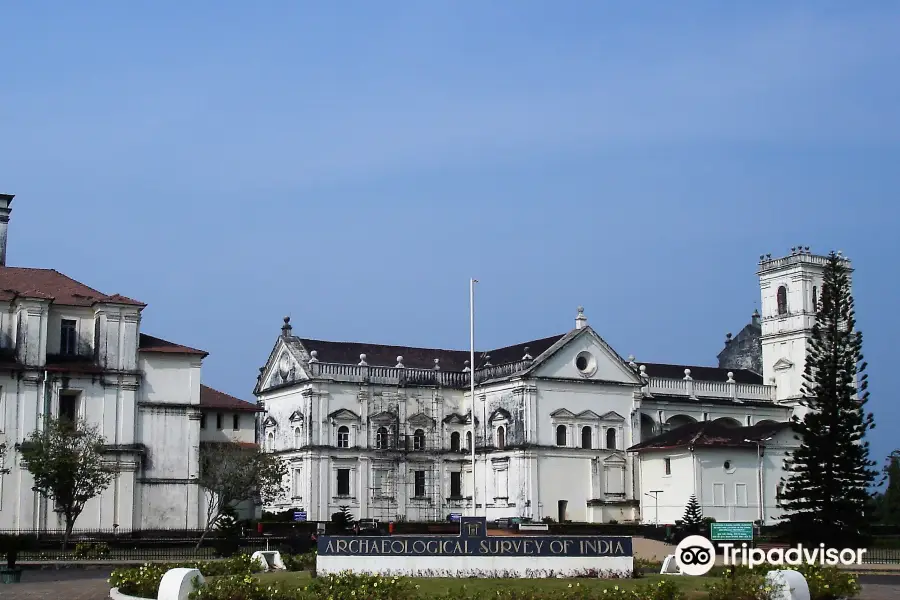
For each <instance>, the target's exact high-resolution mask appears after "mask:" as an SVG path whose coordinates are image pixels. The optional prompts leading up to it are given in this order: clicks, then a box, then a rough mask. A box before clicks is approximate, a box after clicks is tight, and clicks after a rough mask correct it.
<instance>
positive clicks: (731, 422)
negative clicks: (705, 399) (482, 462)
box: [713, 417, 741, 427]
mask: <svg viewBox="0 0 900 600" xmlns="http://www.w3.org/2000/svg"><path fill="white" fill-rule="evenodd" d="M713 423H715V424H716V425H722V426H723V427H740V426H741V422H740V421H738V420H737V419H732V418H731V417H719V418H718V419H716V420H715V421H713Z"/></svg>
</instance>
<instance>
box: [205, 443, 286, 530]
mask: <svg viewBox="0 0 900 600" xmlns="http://www.w3.org/2000/svg"><path fill="white" fill-rule="evenodd" d="M286 475H287V467H286V466H285V464H284V461H282V460H281V459H280V458H279V457H278V456H276V455H274V454H270V453H267V452H263V451H262V450H260V449H259V448H257V447H247V446H242V445H240V444H237V443H234V442H212V443H204V444H201V445H200V477H199V479H198V483H199V484H200V487H202V488H204V489H205V490H206V491H207V492H208V494H207V498H206V523H205V524H204V528H203V534H202V535H201V536H200V539H199V540H198V542H197V547H198V548H199V547H200V546H201V545H202V544H203V540H204V539H205V538H206V535H207V533H209V530H210V529H211V528H212V527H213V526H214V525H215V524H216V523H217V521H219V519H220V518H221V517H222V516H223V515H226V514H227V513H228V510H229V508H233V507H234V506H235V505H236V504H240V503H241V502H248V501H249V502H254V503H258V504H266V503H268V502H271V501H272V500H274V499H276V498H278V497H279V496H280V495H281V494H282V493H283V491H284V478H285V476H286Z"/></svg>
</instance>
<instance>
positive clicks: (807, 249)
mask: <svg viewBox="0 0 900 600" xmlns="http://www.w3.org/2000/svg"><path fill="white" fill-rule="evenodd" d="M803 249H804V250H806V253H807V254H809V246H806V247H804V248H803Z"/></svg>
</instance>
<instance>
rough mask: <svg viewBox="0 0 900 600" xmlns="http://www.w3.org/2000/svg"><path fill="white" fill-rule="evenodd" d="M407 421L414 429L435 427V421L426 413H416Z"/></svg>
mask: <svg viewBox="0 0 900 600" xmlns="http://www.w3.org/2000/svg"><path fill="white" fill-rule="evenodd" d="M406 420H407V422H408V423H409V424H410V425H412V426H414V427H434V419H432V418H431V417H429V416H428V415H426V414H424V413H416V414H414V415H413V416H411V417H409V418H408V419H406Z"/></svg>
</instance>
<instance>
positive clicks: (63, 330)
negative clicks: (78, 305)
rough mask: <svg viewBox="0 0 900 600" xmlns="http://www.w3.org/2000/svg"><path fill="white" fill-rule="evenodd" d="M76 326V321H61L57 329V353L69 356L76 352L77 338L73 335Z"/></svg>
mask: <svg viewBox="0 0 900 600" xmlns="http://www.w3.org/2000/svg"><path fill="white" fill-rule="evenodd" d="M77 326H78V322H77V321H73V320H71V319H63V320H62V323H61V324H60V328H59V353H60V354H64V355H66V356H71V355H73V354H75V353H76V352H77V347H76V343H77V341H78V338H77V337H76V335H75V329H76V327H77Z"/></svg>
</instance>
